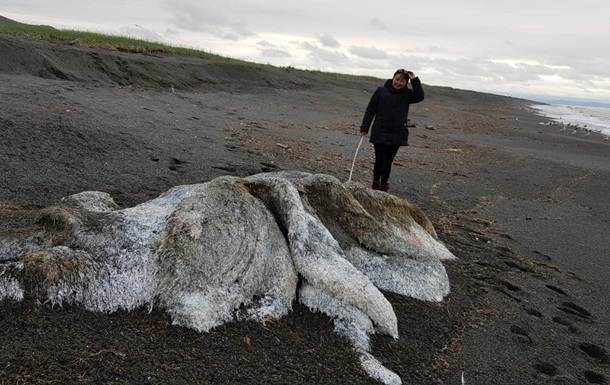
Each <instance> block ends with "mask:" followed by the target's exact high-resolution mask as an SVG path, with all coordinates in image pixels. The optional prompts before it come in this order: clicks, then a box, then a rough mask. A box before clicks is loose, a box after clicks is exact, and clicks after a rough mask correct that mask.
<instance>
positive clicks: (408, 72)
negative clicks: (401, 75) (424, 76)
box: [407, 71, 417, 79]
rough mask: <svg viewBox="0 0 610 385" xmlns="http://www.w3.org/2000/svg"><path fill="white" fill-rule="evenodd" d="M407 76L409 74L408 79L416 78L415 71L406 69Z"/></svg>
mask: <svg viewBox="0 0 610 385" xmlns="http://www.w3.org/2000/svg"><path fill="white" fill-rule="evenodd" d="M407 76H409V79H413V78H416V77H417V76H416V75H415V72H413V71H407Z"/></svg>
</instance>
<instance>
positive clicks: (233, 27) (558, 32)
mask: <svg viewBox="0 0 610 385" xmlns="http://www.w3.org/2000/svg"><path fill="white" fill-rule="evenodd" d="M0 15H2V16H5V17H8V18H11V19H14V20H17V21H20V22H25V23H33V24H47V25H51V26H54V27H56V28H68V29H78V30H86V31H93V32H102V33H111V34H119V35H125V36H133V37H139V38H145V39H148V40H153V41H161V42H164V43H169V44H172V45H180V46H186V47H192V48H197V49H203V50H206V51H208V52H213V53H218V54H222V55H225V56H230V57H233V58H239V59H245V60H249V61H255V62H259V63H268V64H273V65H279V66H293V67H296V68H303V69H315V70H322V71H332V72H341V73H349V74H363V75H372V76H377V77H380V78H389V77H390V76H391V75H392V73H393V72H394V71H395V70H396V69H397V68H406V69H409V70H412V71H414V72H415V73H416V74H417V75H418V76H419V77H420V78H421V79H422V81H423V82H424V83H426V84H431V85H439V86H449V87H455V88H462V89H469V90H475V91H483V92H491V93H497V94H503V95H512V96H535V95H543V96H553V97H560V98H568V99H587V100H594V101H600V102H610V21H609V20H608V19H609V18H610V1H608V0H599V1H593V0H580V1H565V0H512V1H498V0H460V1H454V0H451V1H450V0H426V1H418V2H407V1H386V0H377V1H371V0H367V1H361V0H350V1H344V0H337V1H332V0H307V1H303V2H295V3H293V2H290V1H287V0H256V1H255V0H251V1H246V0H103V1H101V0H53V1H50V0H2V4H0Z"/></svg>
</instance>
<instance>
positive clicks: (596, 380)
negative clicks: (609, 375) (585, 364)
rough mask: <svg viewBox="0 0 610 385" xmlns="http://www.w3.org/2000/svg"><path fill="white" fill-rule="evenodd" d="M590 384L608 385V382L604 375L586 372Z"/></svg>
mask: <svg viewBox="0 0 610 385" xmlns="http://www.w3.org/2000/svg"><path fill="white" fill-rule="evenodd" d="M583 374H584V375H585V378H586V379H587V382H588V383H589V384H607V383H608V381H607V379H606V377H605V376H604V375H603V374H599V373H596V372H592V371H590V370H585V372H584V373H583Z"/></svg>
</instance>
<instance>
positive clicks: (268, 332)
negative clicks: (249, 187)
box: [0, 36, 610, 385]
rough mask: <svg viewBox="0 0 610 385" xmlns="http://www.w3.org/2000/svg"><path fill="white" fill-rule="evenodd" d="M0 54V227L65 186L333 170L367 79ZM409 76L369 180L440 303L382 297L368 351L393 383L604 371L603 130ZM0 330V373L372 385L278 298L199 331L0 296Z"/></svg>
mask: <svg viewBox="0 0 610 385" xmlns="http://www.w3.org/2000/svg"><path fill="white" fill-rule="evenodd" d="M0 53H1V55H0V84H1V85H2V86H1V87H0V132H1V134H0V173H1V175H2V177H1V179H0V231H9V230H10V229H13V228H16V227H18V226H24V225H27V224H28V223H29V222H28V221H33V220H34V218H27V217H25V218H24V216H23V215H19V213H20V212H21V210H25V209H30V208H41V207H46V206H48V205H51V204H53V203H55V202H57V201H58V200H59V199H61V198H62V197H64V196H67V195H70V194H74V193H78V192H81V191H87V190H97V191H104V192H108V193H109V194H110V195H111V196H112V197H113V198H114V200H115V201H116V202H117V203H118V204H119V206H121V207H131V206H133V205H136V204H138V203H141V202H144V201H146V200H149V199H151V198H154V197H156V196H158V195H159V194H161V193H162V192H164V191H166V190H167V189H169V188H171V187H173V186H176V185H181V184H192V183H203V182H207V181H209V180H211V179H213V178H215V177H218V176H222V175H235V176H247V175H252V174H256V173H261V172H268V171H276V170H300V171H307V172H312V173H324V174H329V175H333V176H335V177H337V178H339V179H340V180H347V179H348V177H349V174H350V168H351V165H352V159H353V156H354V151H355V149H356V147H357V145H358V142H359V136H358V129H359V125H360V122H361V120H362V115H363V113H364V109H365V107H366V104H367V103H368V100H369V98H370V95H371V93H372V92H373V91H374V89H375V87H377V86H378V85H380V84H381V83H382V81H383V80H357V79H348V78H345V77H341V76H336V75H333V74H324V73H319V72H303V71H297V70H294V69H274V68H264V67H253V66H249V65H246V64H240V63H231V62H214V61H206V60H204V59H199V58H192V57H182V56H169V55H165V54H142V53H126V52H116V51H105V50H100V49H91V48H82V47H75V46H68V45H62V44H54V43H48V42H32V41H26V40H22V39H19V38H14V37H7V36H0ZM414 67H416V63H414ZM392 70H393V69H388V71H389V75H391V72H392ZM422 81H423V83H424V87H425V91H426V100H425V101H424V102H422V103H421V104H417V105H414V106H412V108H411V112H410V119H411V125H412V126H413V127H412V128H411V145H410V146H409V147H404V148H402V149H401V150H400V151H399V153H398V156H397V159H396V163H395V166H394V169H393V172H392V178H391V180H390V193H392V194H394V195H397V196H399V197H402V198H404V199H407V200H408V201H410V202H412V203H414V204H416V205H418V206H419V207H420V208H422V209H423V211H424V212H425V213H426V214H427V215H428V216H429V218H430V219H431V220H432V222H433V223H434V225H435V228H436V230H437V232H438V234H439V237H440V239H441V240H442V241H443V242H444V243H445V244H446V245H447V247H448V248H449V249H450V250H451V251H452V252H453V253H454V254H455V255H456V256H457V257H458V260H457V261H453V262H449V263H446V268H447V271H448V273H449V277H450V281H451V294H450V295H449V296H448V297H447V298H446V299H445V301H443V302H442V303H425V302H421V301H417V300H414V299H410V298H405V297H401V296H398V295H392V294H388V295H387V297H388V298H389V300H390V302H391V303H392V306H393V307H394V310H395V312H396V315H397V317H398V322H399V333H400V338H399V339H397V340H393V339H392V338H390V337H387V336H374V337H373V339H372V341H373V346H372V347H373V354H374V356H375V357H377V358H378V359H379V360H380V361H382V362H383V364H384V365H385V366H386V367H388V368H389V369H391V370H392V371H394V372H396V373H398V374H399V375H400V377H401V378H402V380H403V383H404V384H462V383H464V384H469V385H470V384H492V383H493V384H604V383H608V382H609V381H610V353H609V352H610V327H609V326H608V325H610V310H609V309H610V297H609V296H608V292H609V290H610V281H609V280H608V277H609V276H610V260H609V259H608V255H609V250H610V237H609V236H608V234H610V200H609V199H608V191H610V143H608V142H607V141H602V138H601V136H600V135H595V134H592V135H589V136H587V137H584V136H582V135H571V134H570V133H569V132H561V131H559V129H557V128H556V127H555V126H551V125H543V124H541V123H545V122H547V119H546V118H544V117H541V116H538V115H536V114H535V113H534V112H533V110H532V109H531V108H530V106H531V105H532V104H533V102H529V101H525V100H520V99H514V98H508V97H502V96H496V95H490V94H482V93H476V92H471V91H464V90H456V89H451V88H445V87H432V86H426V79H425V78H422ZM372 162H373V153H372V148H371V146H370V144H368V143H366V142H365V143H364V144H363V145H362V147H361V149H360V152H359V154H358V157H357V159H356V163H355V167H354V172H353V176H352V179H353V180H355V181H357V182H361V183H362V184H364V185H368V184H369V183H370V176H371V170H372ZM0 348H1V349H0V384H50V383H54V384H77V383H96V384H145V383H150V384H193V383H199V384H261V383H265V384H310V383H315V384H370V383H374V381H373V380H371V379H370V378H368V377H367V376H366V374H365V373H364V371H363V370H362V368H361V367H360V365H359V363H358V360H357V357H356V356H355V355H354V353H353V351H352V348H351V346H350V345H349V343H348V342H347V341H345V340H343V339H341V337H339V336H338V335H337V334H336V333H335V332H334V331H333V324H332V321H331V320H330V319H328V317H326V316H324V315H322V314H318V313H313V312H311V311H310V310H309V309H307V308H305V307H303V306H301V305H298V304H295V306H294V310H293V312H292V313H291V314H290V316H288V317H287V318H285V319H282V320H278V321H273V322H269V323H265V324H259V323H255V322H245V323H230V324H227V325H225V326H222V327H219V328H217V329H215V330H213V331H212V332H210V333H206V334H200V333H197V332H195V331H192V330H189V329H184V328H180V327H177V326H172V325H171V320H170V319H169V316H168V315H167V314H165V313H164V312H163V311H162V310H160V309H155V310H153V311H152V312H148V309H139V310H137V311H135V312H131V313H127V312H117V313H111V314H100V313H92V312H88V311H85V310H83V309H81V308H79V307H75V306H74V307H72V306H64V307H62V308H59V307H54V308H53V307H51V306H50V305H48V304H40V303H37V302H36V301H34V300H32V299H26V300H24V301H22V302H9V301H4V302H2V303H0Z"/></svg>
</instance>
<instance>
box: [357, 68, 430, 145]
mask: <svg viewBox="0 0 610 385" xmlns="http://www.w3.org/2000/svg"><path fill="white" fill-rule="evenodd" d="M411 87H412V88H413V89H410V88H408V87H404V88H401V89H399V90H397V89H395V88H394V87H392V79H388V80H387V81H386V82H385V84H384V85H383V86H381V87H379V88H377V89H376V90H375V92H374V93H373V96H372V97H371V101H370V102H369V104H368V106H367V107H366V112H365V114H364V119H363V120H362V126H360V132H366V133H367V134H368V132H369V127H370V126H371V122H372V121H373V118H375V121H374V122H373V131H372V132H371V139H370V142H371V143H376V144H392V145H399V146H408V145H409V129H408V128H407V117H408V115H409V105H410V104H413V103H419V102H421V101H422V100H424V89H423V88H422V86H421V81H420V80H419V78H413V79H411Z"/></svg>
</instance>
